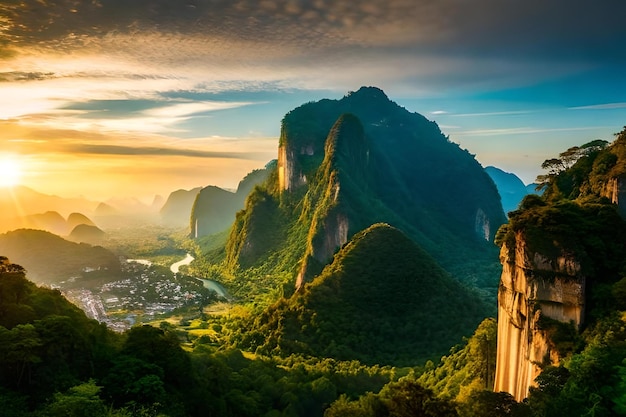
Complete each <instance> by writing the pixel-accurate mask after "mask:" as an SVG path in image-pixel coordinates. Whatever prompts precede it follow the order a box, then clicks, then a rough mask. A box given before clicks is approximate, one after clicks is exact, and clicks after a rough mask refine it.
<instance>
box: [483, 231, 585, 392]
mask: <svg viewBox="0 0 626 417" xmlns="http://www.w3.org/2000/svg"><path fill="white" fill-rule="evenodd" d="M500 260H501V262H502V267H503V268H502V277H501V280H500V288H499V291H498V348H497V362H496V377H495V387H494V390H495V391H496V392H499V391H506V392H509V393H510V394H512V395H513V396H514V397H515V399H516V400H518V401H521V400H522V399H524V398H526V397H527V396H528V390H529V387H530V386H531V385H532V384H533V381H534V380H535V378H536V377H537V375H539V373H540V372H541V369H542V367H543V366H545V365H558V364H559V360H560V359H561V358H560V357H559V353H558V352H557V350H556V348H555V346H554V344H553V343H552V341H551V339H550V329H547V328H546V326H545V324H544V321H543V320H542V319H543V318H545V317H547V318H549V319H553V320H557V321H559V322H563V323H573V324H574V325H575V326H576V327H577V328H578V327H579V326H580V325H581V323H582V321H583V317H584V310H585V276H584V275H582V274H581V266H580V263H579V262H578V261H577V260H576V259H575V258H573V257H572V256H571V255H568V254H567V253H562V254H560V255H559V256H556V257H547V256H545V255H544V254H542V253H539V252H537V251H535V250H534V249H533V248H532V247H529V245H528V244H527V240H526V238H525V236H524V234H523V233H522V232H517V233H516V234H515V238H514V240H512V241H510V242H508V243H507V244H504V245H503V246H502V250H501V253H500Z"/></svg>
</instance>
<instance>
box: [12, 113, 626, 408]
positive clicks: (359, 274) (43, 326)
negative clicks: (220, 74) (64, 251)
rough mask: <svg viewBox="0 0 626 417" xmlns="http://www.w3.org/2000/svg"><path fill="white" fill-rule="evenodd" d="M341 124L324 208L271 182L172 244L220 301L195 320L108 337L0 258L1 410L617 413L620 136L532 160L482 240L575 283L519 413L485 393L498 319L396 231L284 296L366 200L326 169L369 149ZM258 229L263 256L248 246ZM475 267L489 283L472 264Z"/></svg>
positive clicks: (310, 195) (382, 232)
mask: <svg viewBox="0 0 626 417" xmlns="http://www.w3.org/2000/svg"><path fill="white" fill-rule="evenodd" d="M342 117H343V118H342V119H340V123H338V124H337V125H335V128H336V130H337V132H336V135H335V136H334V141H333V140H331V141H328V142H327V145H328V146H329V149H328V152H327V153H326V154H327V155H330V156H329V158H328V159H327V160H326V161H325V162H324V161H321V162H320V163H321V164H322V165H321V166H322V168H323V169H322V170H321V171H319V173H318V175H319V176H320V177H324V178H325V179H333V178H334V179H335V180H337V181H339V184H342V185H345V186H347V188H348V190H347V191H348V193H347V194H343V196H342V197H341V198H338V199H332V198H331V199H328V198H329V196H332V195H333V194H332V190H333V184H336V183H333V181H330V182H328V183H326V182H320V183H318V184H317V186H316V187H314V188H312V189H309V190H308V191H307V192H306V193H304V192H303V193H300V194H299V195H298V193H295V194H294V195H283V194H280V193H276V192H275V191H276V190H274V189H272V184H274V185H275V182H273V181H275V180H276V179H277V178H276V176H277V173H276V170H274V171H273V173H270V175H269V177H268V179H267V181H266V183H265V184H264V185H263V186H260V187H256V188H255V189H254V190H253V191H252V193H251V194H250V196H249V197H248V200H247V202H246V209H245V210H244V211H242V212H240V214H239V215H238V216H237V220H236V223H235V225H234V227H233V228H232V230H231V231H225V232H221V233H219V234H217V235H213V236H207V237H203V238H202V239H198V240H194V241H187V240H184V239H182V238H181V237H180V236H178V237H176V239H181V240H180V246H182V247H184V249H185V250H189V251H192V252H194V255H196V256H198V258H199V260H198V262H196V263H195V264H192V266H191V267H190V268H189V269H188V270H187V271H186V273H191V274H193V275H196V274H197V276H205V277H208V278H213V279H216V280H219V281H221V282H222V283H223V284H224V285H225V286H226V287H227V288H228V289H229V291H232V293H233V294H234V296H235V297H234V301H233V303H232V304H231V305H229V306H227V307H226V308H224V309H223V310H221V311H219V312H217V313H212V311H211V310H210V308H200V309H198V308H195V309H194V310H193V311H191V310H189V311H186V312H185V314H186V315H184V316H183V317H182V318H180V320H179V321H176V320H167V321H166V320H163V321H156V322H154V323H152V324H151V325H137V326H135V327H133V328H131V329H130V330H128V331H125V332H124V333H115V332H113V331H111V330H110V329H108V328H107V327H106V326H105V325H103V324H100V323H98V322H97V321H95V320H91V319H89V318H87V317H86V316H85V314H84V313H83V311H81V310H80V309H78V308H77V307H75V306H74V305H72V304H71V303H69V302H68V301H67V300H66V299H65V298H63V296H62V295H61V293H60V292H59V291H58V290H53V289H49V288H43V287H38V286H37V285H36V284H34V283H33V282H32V281H30V280H29V274H30V271H26V270H25V269H24V268H23V267H22V266H20V265H16V264H13V263H11V262H10V260H9V258H8V257H6V256H2V257H0V410H2V415H7V416H24V417H26V416H28V417H40V416H41V417H48V416H90V417H100V416H103V417H104V416H106V417H127V416H163V417H166V416H169V417H179V416H180V417H183V416H233V417H235V416H267V417H275V416H311V417H316V416H326V417H335V416H376V417H391V416H396V417H398V416H407V417H408V416H459V417H466V416H467V417H470V416H528V417H552V416H555V417H556V416H563V415H568V416H581V417H582V416H592V415H593V416H607V417H608V416H615V415H626V238H624V236H626V223H625V222H624V220H623V218H622V217H621V216H620V205H619V204H615V203H621V204H623V203H622V202H620V201H619V199H617V200H616V199H615V196H616V195H617V196H619V192H618V191H619V190H616V189H614V188H611V187H613V186H614V185H615V184H616V183H619V179H620V178H621V177H622V176H623V175H624V174H625V173H626V169H624V167H626V130H625V131H623V132H621V133H620V134H619V135H618V136H617V139H616V140H615V141H614V142H613V143H611V144H609V143H606V142H603V141H594V142H590V143H589V144H585V145H582V146H580V147H575V148H571V149H568V150H567V151H565V152H564V153H562V154H560V155H559V157H558V158H554V159H550V160H547V161H546V162H545V163H544V168H546V169H547V170H548V174H547V175H546V176H543V177H542V178H540V179H541V181H542V184H541V186H542V187H543V189H544V193H543V195H542V196H537V195H530V196H527V197H526V198H525V199H524V200H523V201H522V203H521V204H520V206H519V208H518V209H517V210H515V211H513V212H511V213H510V215H509V216H510V220H509V223H508V224H507V225H504V226H503V227H501V228H500V230H499V231H498V233H497V234H496V236H495V241H496V243H497V244H499V245H502V244H503V243H506V242H507V241H510V239H511V238H512V236H514V235H515V234H516V233H524V234H525V235H526V236H527V238H528V244H529V245H533V246H534V247H536V248H541V251H542V252H544V253H550V252H551V251H561V252H562V251H566V252H567V253H570V254H572V255H573V256H575V257H576V259H578V260H579V261H580V263H581V266H582V268H583V270H584V272H585V275H586V276H587V277H588V280H587V287H586V288H585V291H586V310H585V320H584V324H583V326H582V328H581V329H580V331H577V330H576V329H575V328H574V327H573V326H571V325H569V324H568V323H559V322H556V321H550V320H545V321H544V322H543V325H545V327H546V329H547V330H548V331H549V334H550V338H551V343H554V344H555V345H556V346H557V348H558V350H559V353H560V356H561V357H562V361H561V363H560V364H559V365H558V366H545V367H544V369H543V372H542V373H541V375H540V376H539V377H538V378H537V380H536V386H535V387H533V388H531V390H530V395H529V397H528V398H527V399H525V400H524V401H523V402H516V401H515V400H514V399H513V397H512V396H511V395H509V394H507V393H502V392H493V391H492V387H493V381H494V372H495V354H496V327H497V323H496V320H495V319H494V318H489V317H488V314H486V312H488V311H489V309H486V308H485V304H484V303H485V301H486V300H488V299H489V298H488V297H485V294H484V291H485V287H484V286H483V287H482V288H480V286H475V287H474V288H470V287H471V285H469V284H471V280H469V278H468V279H467V280H465V282H460V281H459V280H457V279H456V278H455V277H454V276H452V274H451V272H450V271H449V270H447V269H445V268H442V267H441V266H440V262H439V260H438V259H437V257H436V256H435V255H433V254H432V253H430V252H428V251H427V250H426V248H424V247H423V246H422V245H421V244H418V243H416V239H415V235H414V234H412V233H411V230H412V229H411V228H408V229H407V230H402V228H401V227H395V226H390V225H389V224H386V223H376V224H374V225H372V226H370V227H365V228H364V229H363V230H361V231H358V232H356V233H355V234H354V235H353V236H351V238H350V240H349V241H348V242H347V243H346V244H345V245H343V246H342V247H341V248H340V249H339V250H338V251H337V252H336V253H334V254H333V256H332V259H331V261H330V262H328V264H326V265H324V264H323V263H321V262H320V264H319V265H317V268H319V271H320V272H319V274H318V275H317V277H316V278H315V279H314V280H311V281H310V282H307V283H305V284H304V285H303V287H302V288H301V289H300V290H298V291H294V286H293V279H294V273H295V272H297V268H295V266H298V265H300V262H301V261H303V260H305V259H307V258H306V256H305V255H307V254H308V255H310V260H311V262H314V260H315V259H316V258H315V256H314V255H315V253H316V252H315V251H316V250H318V249H315V248H314V247H315V246H316V245H317V244H318V243H316V242H317V241H316V239H319V237H316V236H319V235H316V232H317V231H319V230H321V229H323V225H322V223H323V222H324V221H325V219H327V218H328V216H320V210H329V211H331V212H332V210H335V209H336V207H339V208H341V204H342V198H347V199H348V200H349V201H350V202H351V203H352V202H356V203H358V200H359V199H361V198H366V197H363V194H362V193H361V192H358V193H354V194H353V195H351V194H350V191H351V190H352V191H354V190H357V189H358V190H361V187H360V186H356V185H354V183H358V182H359V181H361V180H363V181H365V183H364V184H361V185H362V186H365V187H366V188H367V187H370V186H371V183H367V178H365V179H364V178H356V177H354V178H353V177H352V175H350V174H348V173H346V172H342V171H341V170H342V167H345V166H346V161H345V160H343V161H342V158H345V157H348V158H349V157H351V156H349V155H348V156H346V155H342V154H341V152H342V147H343V146H344V145H345V144H342V141H343V140H344V139H346V138H347V139H348V140H354V139H355V138H357V139H362V140H363V142H362V143H361V144H362V145H363V146H365V145H366V144H367V140H368V139H367V136H363V135H362V134H361V133H360V132H361V130H362V126H361V125H360V122H359V121H358V119H357V118H356V117H355V118H352V117H353V116H342ZM341 132H343V133H341ZM346 132H347V133H348V135H347V136H344V139H341V138H342V134H346ZM363 132H365V130H363ZM355 135H356V136H355ZM333 146H334V149H331V148H332V147H333ZM333 155H334V157H337V158H338V159H335V160H332V158H331V157H333ZM352 156H354V155H352ZM559 161H560V162H559ZM348 165H349V163H348ZM333 172H334V174H333ZM363 175H365V176H366V174H365V173H363ZM361 177H363V176H361ZM616 179H618V181H616ZM368 184H369V185H368ZM351 187H353V188H352V189H351ZM612 198H613V200H612ZM320 201H321V202H322V203H323V202H324V201H326V202H328V204H321V205H320V204H318V203H319V202H320ZM314 203H315V204H314ZM366 205H367V204H364V205H363V206H362V207H365V206H366ZM326 214H327V213H326ZM359 214H361V215H363V214H364V213H359ZM284 216H288V217H287V220H288V221H287V222H285V217H284ZM394 216H395V214H394ZM355 218H357V219H358V216H357V217H355ZM303 219H305V220H306V219H308V220H306V221H302V220H303ZM315 219H319V221H320V222H322V223H320V224H318V226H315V221H314V220H315ZM311 223H313V227H311ZM328 224H330V223H327V225H328ZM400 224H403V223H402V222H400ZM316 227H319V228H321V229H318V228H316ZM29 233H31V232H29ZM27 234H28V233H27ZM237 235H239V236H237ZM255 235H256V236H259V237H261V236H262V240H261V241H262V242H263V245H260V246H257V247H246V246H245V244H244V243H245V242H246V241H249V242H254V241H255V239H252V240H249V238H250V236H255ZM46 236H47V235H46ZM162 238H163V239H174V238H167V237H165V236H164V237H162ZM164 242H165V241H160V242H156V243H154V248H152V249H150V250H154V251H156V252H159V250H160V249H159V248H161V247H162V246H163V245H165V243H164ZM168 242H169V241H168ZM302 242H304V243H302ZM170 243H171V242H169V243H168V244H167V245H166V246H168V247H169V245H170ZM82 247H87V246H80V245H75V246H72V250H76V251H78V250H82V249H77V248H82ZM182 247H181V249H180V250H181V253H183V252H182V249H183V248H182ZM318 247H319V246H318ZM90 248H91V247H90ZM294 248H296V249H298V248H299V249H298V250H297V251H295V252H289V250H288V249H294ZM496 249H497V248H496ZM90 250H95V251H96V252H95V253H96V254H97V253H100V249H93V248H92V249H90ZM137 250H138V251H139V252H137V253H141V251H144V250H148V249H146V248H139V249H137ZM473 250H474V249H473ZM473 250H471V251H469V252H468V253H475V252H473ZM102 253H105V254H106V255H107V256H105V257H104V258H103V259H111V258H109V257H108V256H110V255H109V254H110V252H108V253H106V252H102ZM168 253H169V252H168ZM162 255H163V254H162ZM85 256H87V255H85ZM167 256H171V253H169V255H167ZM96 259H97V257H96ZM258 259H264V260H265V261H266V262H262V263H259V262H257V261H258ZM475 261H476V263H475V264H474V265H480V266H481V267H484V268H486V269H487V272H488V273H493V272H494V271H491V270H489V268H491V266H490V263H485V262H483V261H484V258H479V259H478V260H475ZM50 262H53V260H51V261H50ZM242 262H243V264H242ZM246 262H248V263H247V264H246ZM281 265H282V266H281ZM289 265H290V266H289ZM286 266H289V268H287V267H286ZM471 266H472V263H471V262H467V263H466V264H464V266H463V268H470V267H471ZM487 272H485V271H480V272H478V273H477V274H479V275H480V276H483V274H486V273H487ZM468 276H471V274H466V278H467V277H468ZM476 287H478V288H476ZM246 294H248V295H246ZM468 329H470V331H468Z"/></svg>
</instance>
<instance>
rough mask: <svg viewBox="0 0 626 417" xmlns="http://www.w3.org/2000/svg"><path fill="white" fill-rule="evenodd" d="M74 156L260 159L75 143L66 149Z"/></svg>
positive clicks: (255, 155) (246, 154)
mask: <svg viewBox="0 0 626 417" xmlns="http://www.w3.org/2000/svg"><path fill="white" fill-rule="evenodd" d="M64 149H65V150H66V151H67V152H71V153H74V154H96V155H123V156H186V157H192V158H226V159H259V154H260V152H216V151H203V150H194V149H183V148H165V147H152V146H122V145H104V144H83V143H75V144H71V145H67V146H65V147H64Z"/></svg>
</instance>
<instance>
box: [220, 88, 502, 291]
mask: <svg viewBox="0 0 626 417" xmlns="http://www.w3.org/2000/svg"><path fill="white" fill-rule="evenodd" d="M504 221H505V216H504V213H503V211H502V206H501V204H500V197H499V195H498V192H497V189H496V187H495V185H494V183H493V181H492V180H491V179H490V178H489V176H488V175H487V174H486V173H485V172H484V170H483V168H482V167H481V166H480V164H479V163H478V162H477V161H476V160H475V159H474V157H473V156H472V155H471V154H469V153H468V152H467V151H465V150H462V149H461V148H459V146H458V145H456V144H454V143H452V142H450V141H449V140H448V139H447V138H446V137H445V136H444V135H443V134H442V133H441V131H440V130H439V128H438V126H437V125H436V123H434V122H431V121H428V120H427V119H426V118H424V117H423V116H421V115H419V114H417V113H410V112H409V111H407V110H406V109H404V108H402V107H400V106H398V105H397V104H396V103H394V102H392V101H391V100H389V98H388V97H387V96H386V95H385V94H384V92H383V91H381V90H380V89H378V88H374V87H363V88H361V89H360V90H359V91H357V92H353V93H350V94H348V95H346V96H345V97H344V98H342V99H341V100H321V101H319V102H312V103H307V104H304V105H302V106H300V107H298V108H296V109H294V110H292V111H291V112H289V113H288V114H287V115H286V116H285V117H284V119H283V121H282V129H281V137H280V141H279V149H278V163H277V167H276V170H274V171H273V172H271V173H270V174H269V177H268V180H267V181H266V183H265V185H263V186H262V187H257V188H255V189H254V190H253V191H252V192H251V193H250V195H249V196H248V199H247V201H246V207H245V208H244V210H242V211H241V212H239V213H238V214H237V218H236V221H235V224H234V226H233V229H232V231H231V235H230V238H229V240H228V242H227V244H226V254H225V258H226V264H227V265H228V266H229V267H230V268H231V269H237V268H239V269H241V270H246V269H249V268H262V270H263V271H265V273H267V274H269V275H270V276H275V277H277V280H278V281H279V282H275V283H274V285H277V286H279V287H282V286H283V285H292V286H293V285H295V286H296V287H297V288H302V287H303V285H304V283H306V282H309V281H311V280H312V279H313V277H315V275H317V274H318V273H320V272H321V270H322V269H323V267H324V266H325V265H326V264H328V263H329V262H330V261H331V260H332V256H333V255H334V253H335V252H336V251H337V250H338V249H339V248H341V246H342V245H344V244H346V243H347V242H348V241H349V240H350V239H351V237H352V236H354V235H355V234H356V233H358V232H359V231H361V230H363V229H365V228H367V227H369V226H371V225H372V224H375V223H378V222H384V223H388V224H390V225H392V226H394V227H396V228H398V229H399V230H401V231H402V232H404V233H405V234H406V235H407V236H409V237H410V238H411V239H413V240H414V241H415V242H417V243H418V244H419V245H420V246H422V247H423V248H424V249H425V250H426V251H427V252H428V253H429V254H430V255H431V256H433V257H434V258H435V259H436V260H437V262H439V263H440V264H441V265H442V266H443V267H444V269H446V270H448V271H449V272H451V273H452V274H453V275H455V276H457V277H459V278H461V279H462V280H466V279H467V280H470V279H471V280H473V281H474V282H476V281H479V282H478V284H477V285H479V286H488V287H491V288H495V285H496V281H497V275H496V276H492V272H493V271H492V269H489V268H487V267H486V265H493V264H494V263H495V260H496V252H495V248H492V245H491V244H490V242H491V241H492V240H493V237H494V234H495V231H496V230H497V228H498V227H499V226H500V225H501V224H502V223H503V222H504ZM478 265H480V266H478ZM477 271H479V272H478V273H477ZM483 271H484V272H483ZM470 276H472V277H471V278H470ZM294 281H296V282H294ZM490 291H493V290H490Z"/></svg>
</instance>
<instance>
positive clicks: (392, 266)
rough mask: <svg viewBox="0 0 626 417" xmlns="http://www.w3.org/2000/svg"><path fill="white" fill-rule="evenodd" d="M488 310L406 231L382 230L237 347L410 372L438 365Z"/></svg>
mask: <svg viewBox="0 0 626 417" xmlns="http://www.w3.org/2000/svg"><path fill="white" fill-rule="evenodd" d="M481 307H482V306H481V302H480V300H479V299H478V297H477V296H476V294H474V293H472V292H471V291H469V290H468V289H466V288H463V287H462V286H461V285H460V284H459V283H458V282H457V281H455V280H454V279H452V278H451V277H449V276H448V275H447V274H446V273H445V272H444V271H443V270H442V269H441V268H440V267H439V266H438V265H437V264H436V262H435V261H434V260H433V259H432V258H431V257H430V256H429V255H428V254H427V253H425V252H424V251H423V250H421V249H420V248H419V247H418V246H417V245H415V243H413V242H412V241H411V240H410V239H409V238H408V237H406V236H405V235H404V234H402V232H400V231H398V230H397V229H394V228H392V227H390V226H388V225H384V224H377V225H374V226H372V227H370V228H368V229H366V230H364V231H363V232H360V233H358V234H357V235H356V236H355V237H354V238H353V239H352V241H351V242H350V243H349V244H347V245H346V246H345V247H344V248H343V249H342V250H341V251H340V252H339V253H338V254H337V255H336V256H335V260H334V261H333V263H332V264H330V265H329V266H327V267H326V268H325V269H324V271H323V272H322V273H321V274H320V275H319V276H318V277H317V278H316V279H315V280H314V281H313V282H312V283H311V284H308V285H307V286H306V287H305V289H304V290H303V291H299V292H298V293H296V294H295V295H294V296H292V297H291V298H289V299H282V300H281V301H279V302H278V303H276V304H275V305H273V306H272V307H271V308H269V309H267V310H266V311H265V312H264V313H263V314H260V315H259V316H258V317H256V318H254V320H252V321H249V322H246V323H245V325H244V326H243V328H242V329H241V331H240V334H239V335H236V336H235V342H236V343H237V345H238V346H239V347H242V348H245V349H247V350H252V351H256V352H257V353H262V354H265V355H280V356H286V355H289V354H293V353H298V354H307V355H312V356H317V357H332V358H336V359H341V360H351V359H358V360H360V361H361V362H364V363H368V364H390V365H396V366H409V365H415V364H417V363H424V362H425V361H426V360H427V359H435V360H436V359H437V358H438V357H439V356H440V355H441V354H442V353H445V352H446V351H448V349H449V347H450V346H451V345H453V344H455V343H457V342H458V341H459V340H461V337H462V336H467V335H468V334H467V329H468V328H469V329H472V328H474V327H475V326H476V325H477V324H478V322H479V321H480V320H481V318H482V315H481V313H482V308H481Z"/></svg>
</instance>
